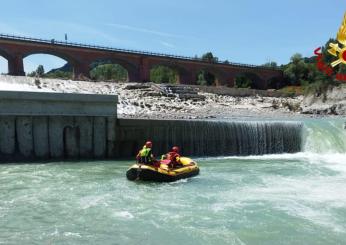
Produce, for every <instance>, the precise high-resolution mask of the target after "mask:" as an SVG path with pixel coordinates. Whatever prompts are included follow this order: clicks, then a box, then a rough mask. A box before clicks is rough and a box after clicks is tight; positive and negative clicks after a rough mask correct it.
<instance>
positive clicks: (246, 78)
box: [234, 71, 267, 89]
mask: <svg viewBox="0 0 346 245" xmlns="http://www.w3.org/2000/svg"><path fill="white" fill-rule="evenodd" d="M234 84H235V86H236V87H238V88H252V89H266V88H267V84H266V81H265V80H264V79H262V78H261V77H260V76H259V75H257V74H256V73H254V72H248V71H245V72H240V73H237V74H236V76H235V78H234Z"/></svg>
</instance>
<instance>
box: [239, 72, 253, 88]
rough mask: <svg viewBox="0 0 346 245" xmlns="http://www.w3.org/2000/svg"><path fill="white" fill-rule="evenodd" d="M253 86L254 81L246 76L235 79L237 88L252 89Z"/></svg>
mask: <svg viewBox="0 0 346 245" xmlns="http://www.w3.org/2000/svg"><path fill="white" fill-rule="evenodd" d="M252 85H253V82H252V80H251V79H250V78H249V77H247V76H245V75H239V76H237V77H236V78H235V86H236V87H237V88H251V87H252Z"/></svg>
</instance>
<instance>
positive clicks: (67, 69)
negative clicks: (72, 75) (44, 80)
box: [46, 63, 72, 74]
mask: <svg viewBox="0 0 346 245" xmlns="http://www.w3.org/2000/svg"><path fill="white" fill-rule="evenodd" d="M59 71H62V72H72V66H71V65H70V63H66V64H65V65H63V66H62V67H60V68H56V69H52V70H50V71H49V72H47V73H46V74H51V73H56V72H59Z"/></svg>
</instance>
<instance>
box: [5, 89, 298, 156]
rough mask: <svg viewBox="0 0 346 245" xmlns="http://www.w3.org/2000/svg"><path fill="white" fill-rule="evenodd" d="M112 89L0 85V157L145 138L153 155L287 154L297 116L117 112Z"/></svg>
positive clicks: (133, 146)
mask: <svg viewBox="0 0 346 245" xmlns="http://www.w3.org/2000/svg"><path fill="white" fill-rule="evenodd" d="M116 103H117V96H110V95H107V96H105V95H90V94H58V93H34V92H13V91H1V92H0V105H1V106H0V161H1V162H17V161H37V160H49V161H51V160H70V159H74V160H78V159H96V160H99V159H118V158H129V159H130V158H134V156H135V155H136V153H137V152H138V150H139V149H140V148H141V147H142V146H143V144H144V142H145V141H147V140H151V141H153V144H154V147H153V152H154V154H155V155H156V156H160V155H161V154H164V153H166V152H167V151H169V150H170V148H171V147H172V146H173V145H177V146H179V147H180V148H181V151H182V154H183V155H186V156H198V157H206V156H234V155H243V156H244V155H263V154H274V153H295V152H299V151H301V150H302V137H303V136H302V135H303V123H300V122H284V121H282V122H280V121H258V122H257V121H201V120H141V119H119V118H117V111H116Z"/></svg>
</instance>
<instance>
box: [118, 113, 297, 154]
mask: <svg viewBox="0 0 346 245" xmlns="http://www.w3.org/2000/svg"><path fill="white" fill-rule="evenodd" d="M302 131H303V124H302V123H300V122H279V121H277V122H272V121H258V122H257V121H254V122H246V121H186V120H133V119H120V120H119V121H118V132H117V135H118V139H119V143H120V145H119V148H118V154H119V156H122V157H129V156H133V155H135V154H136V150H138V149H139V148H140V147H141V146H142V145H143V144H144V142H145V141H146V140H152V141H153V143H154V147H153V152H154V153H155V154H156V155H159V154H162V153H165V152H167V151H168V150H169V149H170V148H171V147H172V146H173V145H177V146H179V147H180V148H181V151H182V154H183V155H186V156H234V155H243V156H244V155H263V154H274V153H295V152H299V151H301V149H302Z"/></svg>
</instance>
